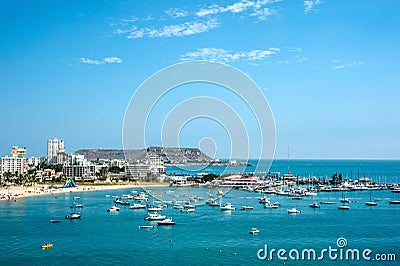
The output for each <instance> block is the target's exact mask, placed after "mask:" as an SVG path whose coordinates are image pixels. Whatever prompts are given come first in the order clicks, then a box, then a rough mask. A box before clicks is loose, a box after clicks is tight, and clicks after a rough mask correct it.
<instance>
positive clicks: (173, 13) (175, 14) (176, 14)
mask: <svg viewBox="0 0 400 266" xmlns="http://www.w3.org/2000/svg"><path fill="white" fill-rule="evenodd" d="M165 14H167V15H168V16H170V17H172V18H183V17H186V16H188V15H189V12H187V11H185V10H182V9H179V8H170V9H168V10H166V11H165Z"/></svg>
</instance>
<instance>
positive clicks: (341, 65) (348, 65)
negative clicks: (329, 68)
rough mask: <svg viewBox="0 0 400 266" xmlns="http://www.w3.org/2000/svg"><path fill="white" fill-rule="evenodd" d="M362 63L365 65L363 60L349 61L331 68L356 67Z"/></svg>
mask: <svg viewBox="0 0 400 266" xmlns="http://www.w3.org/2000/svg"><path fill="white" fill-rule="evenodd" d="M364 65H365V63H364V62H362V61H356V62H351V63H347V64H340V65H336V66H334V67H333V69H336V70H339V69H345V68H356V67H361V66H364Z"/></svg>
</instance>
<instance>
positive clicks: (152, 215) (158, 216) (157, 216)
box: [144, 212, 166, 221]
mask: <svg viewBox="0 0 400 266" xmlns="http://www.w3.org/2000/svg"><path fill="white" fill-rule="evenodd" d="M148 215H149V216H147V217H146V218H144V219H145V220H148V221H157V220H164V219H165V218H166V216H165V215H161V214H158V213H157V212H155V213H149V214H148Z"/></svg>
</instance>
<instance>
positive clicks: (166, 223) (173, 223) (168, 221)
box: [157, 218, 175, 225]
mask: <svg viewBox="0 0 400 266" xmlns="http://www.w3.org/2000/svg"><path fill="white" fill-rule="evenodd" d="M157 224H158V225H175V222H174V221H172V218H167V219H163V220H162V221H159V222H157Z"/></svg>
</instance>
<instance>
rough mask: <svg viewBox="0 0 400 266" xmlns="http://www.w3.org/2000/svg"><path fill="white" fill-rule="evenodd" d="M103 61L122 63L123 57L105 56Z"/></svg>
mask: <svg viewBox="0 0 400 266" xmlns="http://www.w3.org/2000/svg"><path fill="white" fill-rule="evenodd" d="M103 62H104V63H117V64H121V63H122V59H121V58H119V57H115V56H111V57H105V58H103Z"/></svg>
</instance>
